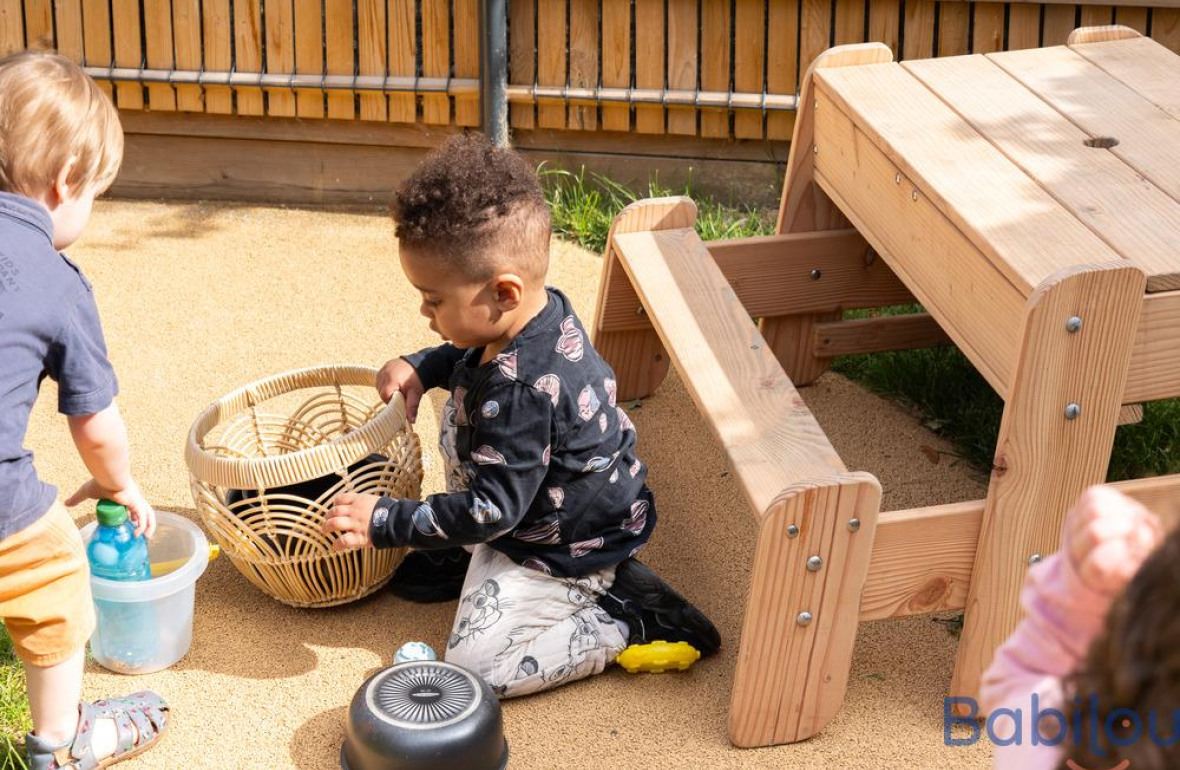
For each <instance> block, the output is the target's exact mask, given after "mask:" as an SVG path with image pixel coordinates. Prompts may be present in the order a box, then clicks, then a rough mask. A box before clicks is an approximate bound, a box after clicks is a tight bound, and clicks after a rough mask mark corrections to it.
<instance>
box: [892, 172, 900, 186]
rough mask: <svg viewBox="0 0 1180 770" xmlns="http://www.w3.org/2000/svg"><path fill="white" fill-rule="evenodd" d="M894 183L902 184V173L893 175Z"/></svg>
mask: <svg viewBox="0 0 1180 770" xmlns="http://www.w3.org/2000/svg"><path fill="white" fill-rule="evenodd" d="M893 183H894V184H901V174H898V175H896V176H895V177H893Z"/></svg>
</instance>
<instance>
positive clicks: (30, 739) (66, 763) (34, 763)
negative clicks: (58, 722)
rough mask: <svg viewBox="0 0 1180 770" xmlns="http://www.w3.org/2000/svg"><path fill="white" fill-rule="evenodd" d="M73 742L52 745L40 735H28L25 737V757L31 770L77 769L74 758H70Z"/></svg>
mask: <svg viewBox="0 0 1180 770" xmlns="http://www.w3.org/2000/svg"><path fill="white" fill-rule="evenodd" d="M71 743H72V741H68V740H67V741H63V742H61V743H50V742H49V741H47V740H45V739H44V738H42V737H41V736H39V735H34V734H33V733H28V734H26V735H25V757H26V758H27V759H28V765H29V770H62V768H66V769H67V770H68V769H69V768H72V767H76V765H75V764H74V758H73V757H71V756H70V744H71Z"/></svg>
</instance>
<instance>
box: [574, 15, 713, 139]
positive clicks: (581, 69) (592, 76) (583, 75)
mask: <svg viewBox="0 0 1180 770" xmlns="http://www.w3.org/2000/svg"><path fill="white" fill-rule="evenodd" d="M569 14H570V33H569V35H570V39H569V62H570V64H569V67H570V74H569V84H570V86H571V87H575V88H593V87H594V86H596V85H598V56H599V52H598V0H570V3H569ZM693 18H694V19H695V18H696V12H695V10H694V11H693ZM668 24H669V27H671V26H672V24H673V22H672V19H671V18H669V20H668ZM669 34H671V32H669ZM693 34H694V37H693V42H694V43H695V42H696V37H695V34H696V25H695V24H694V25H693ZM693 77H694V79H693V85H696V80H695V77H696V73H695V72H694V73H693ZM568 119H569V127H570V128H571V129H575V130H581V131H594V130H596V129H597V128H598V108H597V107H595V106H594V105H589V104H571V105H570V106H569V118H568ZM694 133H695V132H694Z"/></svg>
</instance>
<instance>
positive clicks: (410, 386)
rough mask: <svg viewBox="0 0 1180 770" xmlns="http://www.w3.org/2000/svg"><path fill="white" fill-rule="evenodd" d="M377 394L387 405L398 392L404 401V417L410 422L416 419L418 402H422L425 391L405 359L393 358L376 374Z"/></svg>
mask: <svg viewBox="0 0 1180 770" xmlns="http://www.w3.org/2000/svg"><path fill="white" fill-rule="evenodd" d="M377 392H378V393H379V394H381V400H382V401H384V402H385V403H389V399H391V398H393V394H394V393H398V392H400V393H401V394H402V397H403V398H405V399H406V417H407V418H409V420H410V422H414V420H416V419H418V402H420V401H421V400H422V394H423V393H424V392H425V389H424V388H423V387H422V380H421V379H419V377H418V372H416V371H414V367H412V366H410V364H409V363H407V362H406V360H405V359H402V358H393V359H390V360H389V361H386V362H385V365H384V366H382V367H381V371H379V372H377Z"/></svg>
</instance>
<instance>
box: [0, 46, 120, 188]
mask: <svg viewBox="0 0 1180 770" xmlns="http://www.w3.org/2000/svg"><path fill="white" fill-rule="evenodd" d="M71 159H72V160H73V161H74V165H73V168H72V169H71V170H70V174H69V176H68V178H67V179H66V183H67V184H68V185H69V186H70V189H71V190H75V191H76V190H82V189H85V188H86V187H89V186H91V185H97V186H98V187H99V188H100V191H101V190H105V189H106V188H107V187H110V185H111V183H112V182H114V181H115V175H116V174H117V173H118V172H119V164H120V163H122V161H123V128H122V126H121V125H120V124H119V114H118V113H117V112H116V111H115V107H114V105H113V104H111V100H110V99H109V98H107V95H106V94H104V93H103V92H102V91H101V90H100V89H99V87H98V86H97V85H96V84H95V82H94V81H93V80H91V79H90V78H89V77H88V76H87V75H86V73H85V72H83V71H82V68H81V67H79V66H78V65H77V64H75V63H74V62H72V61H70V60H69V59H67V58H65V57H64V56H60V55H58V54H56V53H52V52H49V51H24V52H22V53H17V54H13V55H11V56H7V57H5V58H3V59H0V190H3V191H5V192H12V193H18V194H21V195H27V196H30V197H39V196H42V195H44V194H46V193H48V192H49V191H50V190H51V189H52V188H53V184H54V182H55V180H56V178H57V175H58V174H59V173H61V170H62V169H63V168H65V167H66V164H68V163H69V162H70V161H71Z"/></svg>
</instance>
